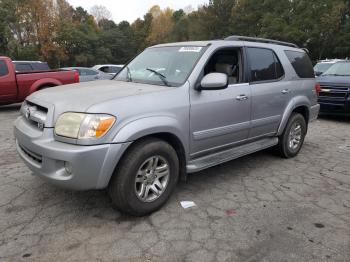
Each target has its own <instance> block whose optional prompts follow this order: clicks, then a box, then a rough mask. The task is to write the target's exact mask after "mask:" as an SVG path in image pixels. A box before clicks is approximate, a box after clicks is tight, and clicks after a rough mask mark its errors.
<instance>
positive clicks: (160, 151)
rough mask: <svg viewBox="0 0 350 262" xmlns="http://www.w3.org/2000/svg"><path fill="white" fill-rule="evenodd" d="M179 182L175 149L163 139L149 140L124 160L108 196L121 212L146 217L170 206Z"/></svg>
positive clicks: (114, 175)
mask: <svg viewBox="0 0 350 262" xmlns="http://www.w3.org/2000/svg"><path fill="white" fill-rule="evenodd" d="M156 158H158V160H156ZM152 161H153V162H152ZM166 166H167V167H168V169H167V171H166ZM152 170H153V171H152ZM164 170H165V171H164ZM166 174H168V175H166ZM156 176H157V177H156ZM155 177H156V178H155ZM178 178H179V160H178V156H177V154H176V151H175V150H174V148H173V147H172V146H171V145H169V144H168V143H166V142H165V141H162V140H160V139H156V138H147V139H145V140H141V141H139V142H136V143H135V144H134V145H132V146H131V148H130V149H129V150H128V151H127V152H126V155H124V157H123V158H122V159H121V161H120V163H119V164H118V165H117V168H116V170H115V171H114V174H113V176H112V179H111V181H110V183H109V186H108V193H109V196H110V197H111V199H112V202H113V204H114V206H115V207H116V208H117V209H118V210H119V211H121V212H123V213H126V214H129V215H133V216H144V215H147V214H150V213H152V212H154V211H156V210H158V209H159V208H160V207H162V206H163V205H164V204H165V203H166V202H167V200H168V199H169V197H170V195H171V193H172V192H173V190H174V188H175V186H176V184H177V181H178ZM136 181H137V182H136ZM157 181H158V182H157ZM143 188H145V189H144V190H143ZM147 188H148V191H147ZM161 188H163V189H162V190H161ZM154 190H155V191H158V194H159V196H158V195H157V194H155V191H154ZM142 192H143V193H142ZM146 192H148V195H147V197H146ZM160 192H161V193H160Z"/></svg>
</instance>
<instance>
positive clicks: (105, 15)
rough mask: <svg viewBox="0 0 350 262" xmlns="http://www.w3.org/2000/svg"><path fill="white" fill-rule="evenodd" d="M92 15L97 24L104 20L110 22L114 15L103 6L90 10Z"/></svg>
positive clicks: (96, 6) (95, 6)
mask: <svg viewBox="0 0 350 262" xmlns="http://www.w3.org/2000/svg"><path fill="white" fill-rule="evenodd" d="M90 13H91V14H92V15H93V16H94V17H95V19H96V21H97V23H99V22H100V21H101V20H102V19H105V20H110V19H111V18H112V13H111V12H110V11H109V10H108V9H107V8H106V7H105V6H103V5H94V6H93V7H91V9H90Z"/></svg>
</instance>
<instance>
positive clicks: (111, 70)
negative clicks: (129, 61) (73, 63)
mask: <svg viewBox="0 0 350 262" xmlns="http://www.w3.org/2000/svg"><path fill="white" fill-rule="evenodd" d="M123 67H124V65H112V64H110V65H95V66H93V67H92V68H93V69H96V70H99V71H101V72H104V73H106V74H110V75H112V76H114V75H115V74H118V73H119V71H120V70H122V68H123Z"/></svg>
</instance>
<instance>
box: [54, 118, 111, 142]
mask: <svg viewBox="0 0 350 262" xmlns="http://www.w3.org/2000/svg"><path fill="white" fill-rule="evenodd" d="M115 120H116V119H115V117H114V116H111V115H106V114H84V113H63V114H62V115H60V116H59V118H58V120H57V122H56V125H55V133H56V135H58V136H65V137H70V138H78V139H91V138H100V137H103V136H104V135H105V134H106V133H107V132H108V130H109V129H110V128H111V127H112V126H113V124H114V122H115Z"/></svg>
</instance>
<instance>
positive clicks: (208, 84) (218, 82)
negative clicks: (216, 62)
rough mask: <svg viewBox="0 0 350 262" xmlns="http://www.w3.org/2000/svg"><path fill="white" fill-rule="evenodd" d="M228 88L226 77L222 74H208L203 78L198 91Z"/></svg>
mask: <svg viewBox="0 0 350 262" xmlns="http://www.w3.org/2000/svg"><path fill="white" fill-rule="evenodd" d="M227 86H228V76H227V75H226V74H223V73H210V74H207V75H206V76H205V77H203V79H202V81H201V85H200V87H199V90H220V89H225V88H227Z"/></svg>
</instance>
